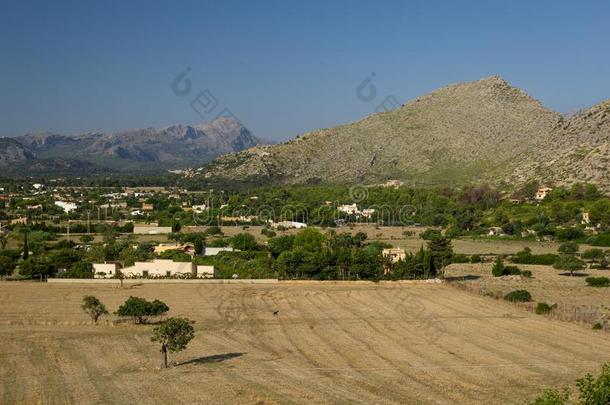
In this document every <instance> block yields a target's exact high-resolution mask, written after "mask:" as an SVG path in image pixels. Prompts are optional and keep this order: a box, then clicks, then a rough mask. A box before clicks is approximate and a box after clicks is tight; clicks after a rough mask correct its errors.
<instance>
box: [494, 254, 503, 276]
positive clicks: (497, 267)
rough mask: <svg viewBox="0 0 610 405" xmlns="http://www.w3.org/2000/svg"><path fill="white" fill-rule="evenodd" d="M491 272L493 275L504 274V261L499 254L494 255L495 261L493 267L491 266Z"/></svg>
mask: <svg viewBox="0 0 610 405" xmlns="http://www.w3.org/2000/svg"><path fill="white" fill-rule="evenodd" d="M491 274H492V275H493V276H494V277H500V276H502V275H504V261H503V260H502V257H500V256H498V257H496V262H495V263H494V265H493V267H492V268H491Z"/></svg>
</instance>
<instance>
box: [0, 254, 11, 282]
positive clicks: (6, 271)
mask: <svg viewBox="0 0 610 405" xmlns="http://www.w3.org/2000/svg"><path fill="white" fill-rule="evenodd" d="M13 270H15V261H14V260H12V259H11V258H10V257H8V256H6V255H2V256H0V279H3V278H4V276H10V275H11V274H13Z"/></svg>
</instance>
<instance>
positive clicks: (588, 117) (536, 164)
mask: <svg viewBox="0 0 610 405" xmlns="http://www.w3.org/2000/svg"><path fill="white" fill-rule="evenodd" d="M536 151H537V155H536V156H535V157H533V158H532V159H530V160H529V162H528V163H527V164H524V165H523V166H522V167H520V168H519V169H518V170H516V172H515V174H514V176H513V179H515V180H516V181H523V180H524V179H528V178H536V179H539V180H542V181H545V182H547V183H556V184H565V185H569V184H572V183H575V182H591V183H595V184H597V185H598V187H600V188H602V189H604V190H606V191H610V176H609V175H608V172H609V170H610V165H609V162H610V100H606V101H604V102H602V103H600V104H597V105H595V106H593V107H591V108H589V109H587V110H584V111H581V112H580V113H578V114H576V115H574V116H573V117H571V118H569V119H562V120H561V121H560V122H558V124H557V125H556V126H555V127H554V128H553V130H552V131H550V133H549V134H548V136H547V137H546V138H544V139H543V140H542V141H541V142H540V144H539V145H538V147H537V148H536Z"/></svg>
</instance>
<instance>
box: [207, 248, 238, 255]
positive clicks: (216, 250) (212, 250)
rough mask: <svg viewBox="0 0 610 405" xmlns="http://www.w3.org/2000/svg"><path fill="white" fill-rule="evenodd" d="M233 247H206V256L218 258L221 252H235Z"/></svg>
mask: <svg viewBox="0 0 610 405" xmlns="http://www.w3.org/2000/svg"><path fill="white" fill-rule="evenodd" d="M233 250H234V249H233V248H232V247H205V248H204V249H203V255H204V256H216V255H217V254H218V253H220V252H233Z"/></svg>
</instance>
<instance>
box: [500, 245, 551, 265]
mask: <svg viewBox="0 0 610 405" xmlns="http://www.w3.org/2000/svg"><path fill="white" fill-rule="evenodd" d="M558 257H559V256H557V255H555V254H552V253H547V254H541V255H534V254H532V249H530V248H528V247H526V248H525V249H523V250H522V251H520V252H517V254H516V255H515V256H513V257H512V258H511V259H510V261H511V262H512V263H515V264H537V265H541V266H552V265H553V264H554V263H555V262H556V261H557V259H558Z"/></svg>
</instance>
